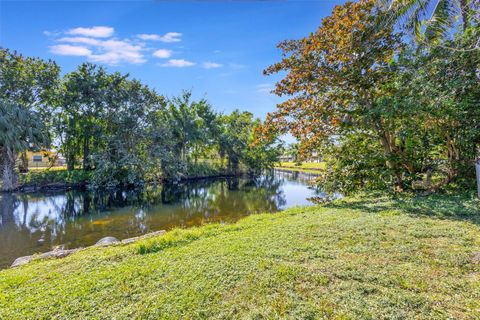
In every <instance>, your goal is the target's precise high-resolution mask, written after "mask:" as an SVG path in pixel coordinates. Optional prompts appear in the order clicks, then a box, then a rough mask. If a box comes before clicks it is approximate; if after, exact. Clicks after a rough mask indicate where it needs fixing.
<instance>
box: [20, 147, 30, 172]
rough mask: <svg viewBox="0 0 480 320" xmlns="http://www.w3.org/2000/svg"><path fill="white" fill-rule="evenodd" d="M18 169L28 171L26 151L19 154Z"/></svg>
mask: <svg viewBox="0 0 480 320" xmlns="http://www.w3.org/2000/svg"><path fill="white" fill-rule="evenodd" d="M18 171H20V172H28V157H27V152H26V151H24V152H22V153H21V154H20V164H19V165H18Z"/></svg>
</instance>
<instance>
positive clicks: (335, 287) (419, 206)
mask: <svg viewBox="0 0 480 320" xmlns="http://www.w3.org/2000/svg"><path fill="white" fill-rule="evenodd" d="M478 253H480V202H479V201H478V200H474V199H473V196H435V197H429V198H413V199H404V200H391V199H388V198H373V197H370V198H356V199H355V198H350V199H346V200H342V201H337V202H334V203H330V204H326V205H323V206H315V207H305V208H293V209H290V210H286V211H284V212H281V213H276V214H261V215H253V216H250V217H248V218H246V219H243V220H241V221H240V222H238V223H236V224H232V225H207V226H203V227H199V228H194V229H188V230H174V231H171V232H168V233H167V234H166V235H164V236H161V237H157V238H152V239H147V240H142V241H141V242H137V243H134V244H130V245H124V246H115V247H108V248H92V249H88V250H84V251H81V252H79V253H76V254H73V255H71V256H69V257H67V258H65V259H60V260H49V261H38V262H33V263H31V264H29V265H25V266H23V267H19V268H16V269H9V270H3V271H0V319H26V318H42V319H50V318H61V319H90V318H98V319H112V318H115V319H137V318H138V319H228V318H234V319H319V318H320V319H321V318H327V319H351V318H354V319H405V318H411V319H413V318H415V319H447V318H448V319H479V318H480V264H479V263H480V261H477V258H476V254H478ZM478 260H480V256H479V257H478Z"/></svg>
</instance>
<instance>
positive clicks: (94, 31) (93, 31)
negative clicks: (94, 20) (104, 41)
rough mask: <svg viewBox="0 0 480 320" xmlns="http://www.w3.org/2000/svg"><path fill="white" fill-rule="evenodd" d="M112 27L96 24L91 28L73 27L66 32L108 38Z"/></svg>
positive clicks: (111, 33) (111, 32) (112, 30)
mask: <svg viewBox="0 0 480 320" xmlns="http://www.w3.org/2000/svg"><path fill="white" fill-rule="evenodd" d="M113 32H114V29H113V28H112V27H104V26H96V27H91V28H82V27H80V28H74V29H70V30H68V31H67V32H66V34H72V35H80V36H87V37H94V38H108V37H111V36H112V35H113Z"/></svg>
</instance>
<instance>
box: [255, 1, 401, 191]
mask: <svg viewBox="0 0 480 320" xmlns="http://www.w3.org/2000/svg"><path fill="white" fill-rule="evenodd" d="M381 19H382V13H381V12H379V11H378V10H377V8H376V6H375V2H374V1H371V0H365V1H359V2H357V3H351V2H348V3H346V4H345V5H343V6H336V7H335V9H334V10H333V13H332V15H331V16H329V17H327V18H325V19H324V20H323V21H322V26H321V27H320V28H319V29H318V30H317V31H316V32H315V33H312V34H311V35H310V36H309V37H307V38H304V39H301V40H292V41H285V42H282V43H281V44H280V45H279V47H280V48H281V49H282V50H283V51H284V58H283V60H282V61H281V62H279V63H276V64H274V65H273V66H271V67H269V68H268V69H267V70H266V71H265V73H266V74H272V73H277V72H280V71H287V72H288V73H287V75H286V77H285V78H284V79H283V80H281V81H280V82H279V83H277V85H276V89H275V92H276V93H277V94H278V95H280V96H282V95H292V96H293V97H292V98H290V99H288V100H287V101H285V102H284V103H281V104H279V105H278V111H276V112H274V113H272V114H269V115H268V116H267V120H266V126H265V127H264V130H263V132H262V135H263V136H264V138H267V139H268V138H269V137H271V136H273V135H274V134H276V133H278V132H286V131H290V133H292V135H294V136H295V137H296V138H297V139H298V140H299V141H300V142H301V148H300V152H301V153H309V152H312V151H313V150H315V149H318V148H320V147H321V146H325V145H328V144H331V143H332V142H333V140H334V139H335V138H336V137H338V136H341V135H345V134H348V133H354V132H363V131H364V130H371V134H372V135H375V136H376V137H377V138H378V139H379V140H380V141H381V144H382V146H383V149H384V157H385V163H386V165H387V167H388V169H389V170H390V171H391V172H392V174H393V175H394V176H395V179H396V185H397V187H398V188H401V187H402V184H403V181H402V176H401V170H400V167H401V166H402V163H400V162H399V158H401V157H400V153H401V147H400V146H399V145H398V142H397V140H396V139H395V131H394V129H395V128H394V124H393V123H391V122H390V121H388V118H387V117H385V115H384V114H382V113H381V112H379V111H380V110H379V109H378V104H377V101H378V99H379V98H380V97H381V96H383V95H384V94H385V92H384V88H383V84H385V83H389V82H390V80H391V76H392V73H391V70H390V69H389V62H390V61H391V60H392V59H393V57H394V55H395V54H396V53H397V52H398V50H399V49H400V47H401V42H400V35H398V34H395V33H394V32H393V26H392V25H388V24H386V25H384V26H383V27H382V28H377V25H378V24H379V23H380V21H381Z"/></svg>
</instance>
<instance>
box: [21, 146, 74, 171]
mask: <svg viewBox="0 0 480 320" xmlns="http://www.w3.org/2000/svg"><path fill="white" fill-rule="evenodd" d="M27 160H28V167H29V168H47V167H51V166H63V165H65V159H64V158H63V157H62V155H61V154H58V153H56V152H55V151H50V150H41V151H35V152H32V151H28V152H27ZM52 162H53V165H52Z"/></svg>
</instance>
